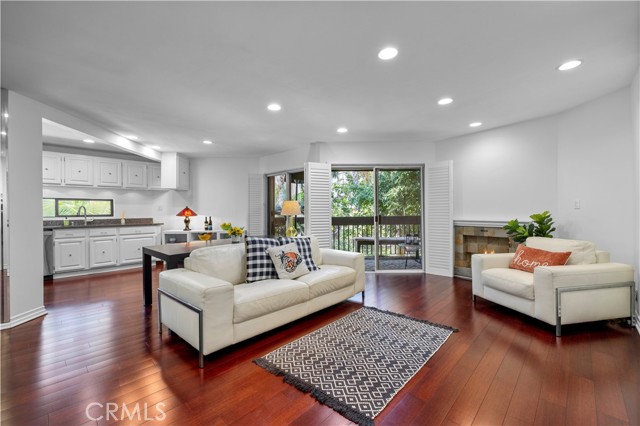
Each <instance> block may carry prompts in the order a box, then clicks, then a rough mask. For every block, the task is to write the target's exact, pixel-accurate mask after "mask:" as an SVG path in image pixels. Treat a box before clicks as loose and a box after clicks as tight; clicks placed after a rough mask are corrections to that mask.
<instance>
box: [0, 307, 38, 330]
mask: <svg viewBox="0 0 640 426" xmlns="http://www.w3.org/2000/svg"><path fill="white" fill-rule="evenodd" d="M46 314H47V310H46V309H45V308H44V306H40V307H38V308H35V309H32V310H30V311H27V312H23V313H21V314H18V315H16V316H14V317H12V318H11V320H10V321H9V322H5V323H2V324H0V330H6V329H8V328H13V327H16V326H18V325H20V324H24V323H25V322H28V321H31V320H33V319H36V318H39V317H41V316H43V315H46Z"/></svg>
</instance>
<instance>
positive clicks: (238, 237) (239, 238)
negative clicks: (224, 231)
mask: <svg viewBox="0 0 640 426" xmlns="http://www.w3.org/2000/svg"><path fill="white" fill-rule="evenodd" d="M241 241H242V235H232V236H231V243H232V244H237V243H239V242H241Z"/></svg>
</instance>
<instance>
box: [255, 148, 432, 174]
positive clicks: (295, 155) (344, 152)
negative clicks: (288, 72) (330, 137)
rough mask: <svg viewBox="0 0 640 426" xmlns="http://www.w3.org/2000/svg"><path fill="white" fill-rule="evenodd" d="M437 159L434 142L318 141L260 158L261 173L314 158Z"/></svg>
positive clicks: (345, 161) (352, 161)
mask: <svg viewBox="0 0 640 426" xmlns="http://www.w3.org/2000/svg"><path fill="white" fill-rule="evenodd" d="M434 158H435V149H434V144H433V143H431V142H401V143H398V142H395V141H388V142H344V143H326V142H315V143H312V144H310V145H309V146H307V147H304V148H298V149H295V150H291V151H287V152H281V153H278V154H273V155H269V156H265V157H262V158H260V163H259V164H260V173H267V174H268V173H276V172H281V171H290V170H302V169H303V167H304V163H305V162H307V161H314V162H318V163H331V164H339V165H378V164H390V165H393V164H426V163H430V162H433V161H434Z"/></svg>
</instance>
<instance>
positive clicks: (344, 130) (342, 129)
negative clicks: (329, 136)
mask: <svg viewBox="0 0 640 426" xmlns="http://www.w3.org/2000/svg"><path fill="white" fill-rule="evenodd" d="M348 131H349V129H347V128H346V127H338V129H337V130H336V132H338V133H347V132H348Z"/></svg>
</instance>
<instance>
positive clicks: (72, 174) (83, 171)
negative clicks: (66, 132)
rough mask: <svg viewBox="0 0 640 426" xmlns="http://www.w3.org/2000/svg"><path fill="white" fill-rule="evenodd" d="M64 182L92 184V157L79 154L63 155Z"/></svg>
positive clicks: (68, 183) (69, 183)
mask: <svg viewBox="0 0 640 426" xmlns="http://www.w3.org/2000/svg"><path fill="white" fill-rule="evenodd" d="M64 182H65V184H67V185H83V186H91V185H93V159H92V158H91V157H84V156H80V155H78V156H76V155H67V156H65V158H64Z"/></svg>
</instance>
